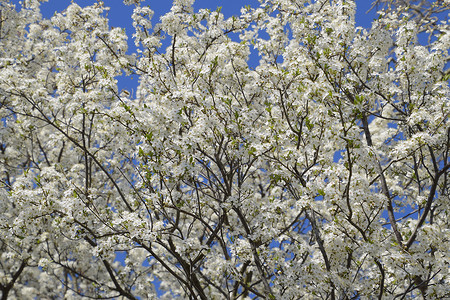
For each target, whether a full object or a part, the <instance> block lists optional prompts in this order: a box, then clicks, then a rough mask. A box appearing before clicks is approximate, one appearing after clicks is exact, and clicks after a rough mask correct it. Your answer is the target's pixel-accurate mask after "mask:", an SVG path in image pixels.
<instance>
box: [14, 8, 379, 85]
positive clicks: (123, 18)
mask: <svg viewBox="0 0 450 300" xmlns="http://www.w3.org/2000/svg"><path fill="white" fill-rule="evenodd" d="M11 2H12V3H14V4H16V5H17V4H19V2H20V1H19V0H11ZM71 2H72V1H71V0H49V1H48V2H46V3H43V4H42V6H41V11H42V14H43V16H44V18H50V17H51V16H53V15H54V13H55V12H56V11H58V12H60V11H63V10H64V9H65V8H66V7H67V6H68V5H70V3H71ZM74 2H76V3H78V4H79V5H80V6H87V5H92V4H93V3H95V2H96V1H95V0H74ZM104 3H105V6H108V7H110V11H109V12H108V18H109V22H110V26H113V27H122V28H125V30H126V33H127V35H128V36H129V52H131V53H132V52H135V47H134V43H133V41H132V38H131V35H132V34H133V33H134V28H133V27H132V20H131V14H132V12H133V8H134V5H130V6H126V5H124V4H123V1H122V0H104ZM371 3H372V1H370V0H356V4H357V12H356V22H357V26H362V27H365V28H367V27H370V25H371V22H372V21H373V19H374V18H375V17H376V13H375V12H374V11H371V12H370V13H367V11H368V10H369V9H370V5H371ZM258 4H259V2H258V1H257V0H196V1H195V4H194V9H195V10H198V9H200V8H209V9H211V10H215V9H216V8H217V7H219V6H220V7H222V10H221V12H222V13H223V14H224V15H225V17H230V16H232V15H237V14H239V12H240V9H241V7H243V6H246V5H250V6H252V7H256V6H258ZM143 5H149V6H150V8H151V9H152V10H153V11H154V12H155V14H154V16H153V24H155V23H156V22H158V21H159V18H160V17H161V16H162V15H164V14H165V13H166V12H168V11H169V10H170V7H171V5H172V1H170V0H146V1H145V2H144V3H143ZM251 59H252V58H251ZM254 59H255V61H257V58H254ZM118 79H119V81H118V88H119V90H122V89H127V90H129V91H135V90H136V87H137V84H138V82H137V78H136V77H135V78H133V79H131V78H129V77H128V78H125V77H122V78H118Z"/></svg>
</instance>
